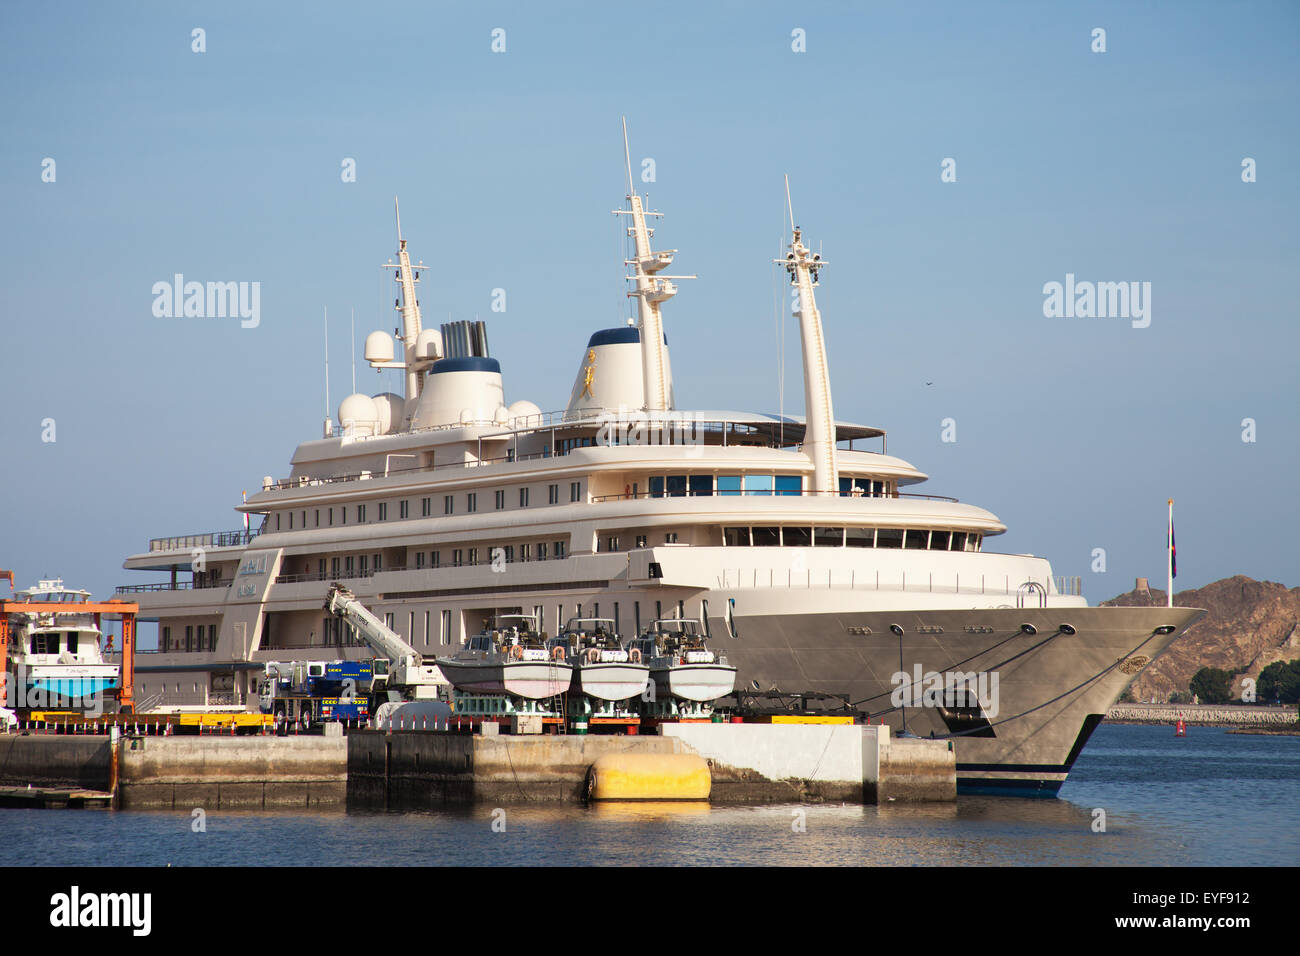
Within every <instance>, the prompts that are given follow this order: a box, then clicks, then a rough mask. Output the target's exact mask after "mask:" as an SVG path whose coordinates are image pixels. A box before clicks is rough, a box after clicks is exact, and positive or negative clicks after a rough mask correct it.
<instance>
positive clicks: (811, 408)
mask: <svg viewBox="0 0 1300 956" xmlns="http://www.w3.org/2000/svg"><path fill="white" fill-rule="evenodd" d="M785 201H786V208H787V209H789V211H790V228H791V229H793V230H794V239H793V241H792V242H791V243H790V252H789V254H788V255H787V256H786V257H785V259H777V260H776V261H777V262H780V263H783V264H784V265H785V271H786V272H788V273H789V274H790V282H791V284H792V285H793V286H794V287H795V289H796V290H797V292H798V294H799V298H798V307H797V308H796V309H795V313H794V314H795V315H797V316H798V317H799V339H800V343H801V344H802V346H803V389H804V417H805V419H806V425H805V431H804V443H803V446H804V451H806V452H807V454H808V456H809V457H810V458H811V459H812V463H813V487H812V491H813V492H815V493H819V494H838V493H839V484H840V482H839V467H838V464H837V462H836V456H835V414H834V412H833V410H832V409H831V380H830V371H829V369H828V368H827V366H826V343H825V339H824V338H823V336H822V319H821V313H820V312H818V311H817V299H816V298H815V296H814V294H813V289H815V288H816V287H817V285H818V281H817V276H818V272H820V270H821V268H822V267H823V266H824V265H825V264H826V263H824V262H822V257H821V256H820V255H810V250H809V249H808V247H806V246H805V245H804V244H803V238H802V232H801V230H800V229H799V228H798V227H797V226H795V224H794V207H793V206H792V205H791V203H790V177H789V176H787V177H786V180H785Z"/></svg>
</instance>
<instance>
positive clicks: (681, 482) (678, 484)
mask: <svg viewBox="0 0 1300 956" xmlns="http://www.w3.org/2000/svg"><path fill="white" fill-rule="evenodd" d="M667 488H668V497H670V498H684V497H686V476H685V475H669V476H668V482H667Z"/></svg>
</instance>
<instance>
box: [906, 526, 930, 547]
mask: <svg viewBox="0 0 1300 956" xmlns="http://www.w3.org/2000/svg"><path fill="white" fill-rule="evenodd" d="M929 541H930V532H928V531H917V530H916V529H915V528H913V529H912V530H910V531H908V532H907V541H906V543H905V544H904V545H903V547H905V548H910V549H912V550H914V551H924V550H925V549H926V547H927V546H928V544H929Z"/></svg>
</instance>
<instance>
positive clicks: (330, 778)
mask: <svg viewBox="0 0 1300 956" xmlns="http://www.w3.org/2000/svg"><path fill="white" fill-rule="evenodd" d="M497 730H498V727H497V725H496V724H491V725H490V726H489V727H487V728H486V732H484V731H480V732H477V733H461V732H455V731H401V730H398V731H391V730H384V731H379V730H356V731H353V732H351V733H350V734H348V735H347V736H346V737H343V736H339V735H337V734H334V735H330V736H301V737H262V736H257V737H233V736H230V737H222V736H210V737H153V736H118V735H117V734H116V733H114V734H112V735H111V736H110V737H75V736H73V737H69V736H63V735H56V734H9V735H0V788H4V789H7V790H8V791H9V792H10V793H11V794H17V796H18V797H21V796H23V794H21V793H18V791H20V790H21V791H26V790H27V789H28V788H31V789H33V790H42V791H48V792H49V793H50V794H51V795H52V797H51V800H50V801H49V802H48V804H47V805H51V806H55V805H60V801H59V800H58V799H55V797H57V796H58V794H57V793H56V791H58V792H73V791H75V792H78V793H83V792H94V793H99V794H108V795H111V799H112V804H113V806H115V807H118V808H122V809H162V810H191V809H194V808H198V807H202V808H204V809H241V810H260V809H273V808H284V809H307V810H310V809H316V808H325V807H330V808H344V807H355V808H384V809H431V808H437V807H445V806H451V805H463V804H475V803H492V804H505V803H523V802H546V803H580V802H583V801H585V800H587V799H589V798H590V797H592V796H593V795H598V794H594V791H593V786H594V774H593V766H595V765H596V764H597V761H601V765H602V766H603V767H605V768H606V771H607V775H608V772H610V771H613V772H614V773H616V774H617V775H619V777H620V779H621V781H622V783H621V784H620V789H619V791H618V792H620V793H623V794H632V795H634V796H636V795H640V796H642V798H644V799H658V798H662V797H665V796H667V797H672V796H674V795H676V794H678V793H683V792H690V793H691V794H696V793H698V792H700V791H701V783H703V788H702V789H703V792H705V793H707V796H708V799H709V800H710V801H711V802H713V803H718V804H762V803H790V802H823V801H834V802H848V803H873V802H881V803H884V802H888V801H905V802H906V801H917V802H929V801H951V800H955V799H956V764H955V762H954V754H953V750H952V747H951V745H950V744H949V743H948V742H947V741H942V740H921V739H914V738H913V739H897V738H892V737H891V736H890V733H889V728H888V727H883V726H862V725H852V724H834V725H832V724H713V723H680V724H671V723H665V724H662V725H660V727H659V733H658V734H644V735H626V736H625V735H612V734H611V735H605V734H568V735H548V734H539V733H534V734H528V733H522V734H513V735H509V734H499V733H497V732H495V731H497ZM624 755H632V756H631V759H627V760H621V758H622V757H623V756H624ZM652 755H658V756H659V757H662V758H666V759H658V760H645V759H643V758H645V757H647V756H652ZM620 761H621V762H620ZM638 764H639V765H641V766H653V767H655V768H657V769H656V771H655V773H656V774H657V776H654V777H653V778H646V781H645V783H644V785H643V786H644V788H648V789H644V788H643V789H642V790H638V789H637V788H638V786H639V785H638V783H637V780H636V770H635V767H636V766H637V765H638ZM674 766H677V767H680V768H682V770H681V773H682V774H683V775H685V774H688V773H693V774H694V777H693V779H692V782H691V785H690V786H689V787H687V788H678V787H676V784H677V783H680V782H682V781H674V780H673V778H672V776H671V775H672V773H673V771H672V768H673V767H674ZM703 766H707V776H704V775H703V771H702V769H701V768H702V767H703ZM664 768H668V769H667V770H665V769H664ZM665 774H667V776H665ZM682 780H683V781H684V780H685V776H683V778H682ZM629 781H630V783H629ZM656 787H659V788H661V789H660V790H656V789H655V788H656ZM629 788H630V789H629ZM28 805H32V804H28Z"/></svg>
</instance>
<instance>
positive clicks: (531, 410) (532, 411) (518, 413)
mask: <svg viewBox="0 0 1300 956" xmlns="http://www.w3.org/2000/svg"><path fill="white" fill-rule="evenodd" d="M508 410H509V412H510V417H511V418H523V419H532V420H533V421H532V424H534V425H536V424H540V421H541V417H542V410H541V409H540V408H538V407H537V406H536V405H535V404H533V403H532V402H530V401H528V400H527V399H523V398H521V399H520V400H519V401H517V402H511V403H510V407H509V409H508ZM519 424H520V425H523V424H526V423H525V422H520V423H519Z"/></svg>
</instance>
